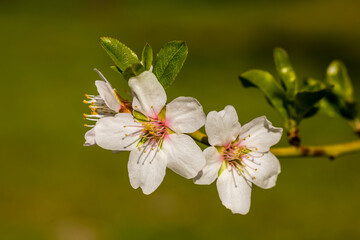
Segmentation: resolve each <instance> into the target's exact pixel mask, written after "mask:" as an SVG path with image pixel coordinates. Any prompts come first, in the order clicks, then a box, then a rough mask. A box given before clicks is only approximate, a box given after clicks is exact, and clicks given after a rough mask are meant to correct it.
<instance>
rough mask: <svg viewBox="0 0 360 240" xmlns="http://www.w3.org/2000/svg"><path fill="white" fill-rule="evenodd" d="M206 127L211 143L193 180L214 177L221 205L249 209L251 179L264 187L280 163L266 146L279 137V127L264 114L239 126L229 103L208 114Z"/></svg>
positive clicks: (272, 180) (273, 179) (208, 180)
mask: <svg viewBox="0 0 360 240" xmlns="http://www.w3.org/2000/svg"><path fill="white" fill-rule="evenodd" d="M205 130H206V133H207V135H208V138H209V143H210V145H211V146H210V147H208V148H206V149H205V150H204V156H205V158H206V165H205V167H204V168H203V169H202V171H201V172H199V174H198V176H197V177H196V178H195V179H194V182H195V183H196V184H211V183H212V182H213V181H215V179H217V183H216V185H217V189H218V193H219V196H220V199H221V201H222V203H223V205H224V206H225V207H226V208H228V209H230V210H231V211H232V212H233V213H240V214H246V213H248V211H249V209H250V198H251V187H252V183H254V184H255V185H258V186H259V187H261V188H265V189H267V188H271V187H273V186H275V183H276V179H277V176H278V174H279V173H280V163H279V160H278V159H277V158H276V157H275V156H274V155H273V154H272V153H271V152H270V151H269V150H270V147H271V146H272V145H274V144H276V143H277V142H278V141H279V140H280V138H281V135H282V129H281V128H276V127H273V126H272V124H271V122H269V121H268V120H267V119H266V117H264V116H262V117H258V118H255V119H254V120H252V121H251V122H249V123H247V124H245V125H244V126H242V127H241V125H240V123H239V122H238V116H237V113H236V110H235V109H234V107H233V106H230V105H229V106H226V107H225V109H224V110H222V111H220V112H216V111H212V112H210V113H209V114H208V115H207V118H206V123H205Z"/></svg>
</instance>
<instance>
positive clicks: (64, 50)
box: [0, 0, 360, 240]
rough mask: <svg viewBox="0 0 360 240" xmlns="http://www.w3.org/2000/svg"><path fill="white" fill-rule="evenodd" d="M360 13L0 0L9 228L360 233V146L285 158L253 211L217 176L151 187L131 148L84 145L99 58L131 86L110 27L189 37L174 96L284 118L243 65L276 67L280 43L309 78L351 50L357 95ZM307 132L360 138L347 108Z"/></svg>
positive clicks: (172, 178) (22, 233)
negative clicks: (137, 182)
mask: <svg viewBox="0 0 360 240" xmlns="http://www.w3.org/2000/svg"><path fill="white" fill-rule="evenodd" d="M359 12H360V2H359V1H356V0H341V1H340V0H339V1H334V0H311V1H307V0H299V1H265V0H263V1H225V0H223V1H196V2H195V1H193V0H181V1H180V0H179V1H165V0H164V1H155V0H153V1H109V0H108V1H100V0H97V1H95V0H91V1H85V0H83V1H73V0H62V1H25V0H24V1H21V0H15V1H1V2H0V30H1V37H0V50H1V59H0V68H1V90H2V91H1V95H2V97H1V100H2V101H1V106H2V110H1V126H2V127H1V130H0V136H1V138H0V145H1V151H0V156H1V160H0V239H4V240H22V239H26V240H32V239H34V240H35V239H36V240H42V239H44V240H45V239H46V240H47V239H50V240H53V239H54V240H97V239H101V240H103V239H104V240H108V239H109V240H113V239H208V240H211V239H247V240H251V239H264V238H266V239H269V240H270V239H302V240H303V239H359V238H360V217H359V216H360V206H359V203H360V193H359V186H360V174H359V169H360V154H353V155H351V156H346V157H342V158H339V159H337V160H335V161H329V160H328V159H326V158H317V159H311V158H298V159H281V164H282V173H281V174H280V175H279V178H278V183H277V186H276V187H275V188H273V189H270V190H262V189H260V188H258V187H254V188H253V195H252V206H251V210H250V213H249V214H248V215H246V216H242V215H233V214H231V212H230V211H229V210H227V209H226V208H225V207H223V206H222V205H221V202H220V200H219V198H218V194H217V191H216V186H215V184H213V185H210V186H197V185H194V184H193V183H192V181H191V180H186V179H183V178H181V177H180V176H178V175H176V174H174V173H173V172H171V171H168V172H167V176H166V178H165V181H164V182H163V184H162V185H161V186H160V187H159V188H158V190H157V191H156V192H154V193H153V194H151V195H150V196H145V195H143V194H142V193H141V191H140V190H134V189H132V188H131V186H130V184H129V180H128V174H127V167H126V166H127V158H128V153H120V154H113V153H112V152H111V151H106V150H103V149H101V148H99V147H91V148H85V147H83V146H82V144H83V141H84V139H83V135H84V133H85V131H86V130H87V129H85V128H84V127H83V124H84V120H83V118H82V113H84V112H88V110H89V109H88V108H87V106H85V105H84V104H82V100H83V98H84V94H85V93H88V94H93V93H96V88H95V86H94V80H96V79H97V78H98V76H97V75H96V73H95V72H94V71H93V70H92V69H93V68H94V67H97V68H98V69H100V70H101V71H103V73H104V74H105V76H107V78H108V79H109V80H110V81H111V82H112V84H113V85H114V86H116V87H117V89H118V90H119V92H121V93H123V94H126V91H127V90H126V83H124V82H122V81H121V80H120V78H119V76H118V75H117V73H115V72H113V71H112V70H111V69H110V68H109V66H110V65H111V64H112V62H111V60H110V59H109V57H108V56H107V55H106V53H105V52H104V51H103V50H102V49H101V47H100V45H99V44H98V38H99V37H100V36H112V37H115V38H118V39H119V40H120V41H122V42H124V43H125V44H127V45H128V46H129V47H131V48H132V49H133V50H135V51H136V52H137V53H138V54H139V55H140V54H141V50H142V47H143V46H144V44H145V43H146V42H149V43H150V44H151V45H152V47H153V49H154V50H155V51H156V52H157V51H158V50H159V49H160V47H161V46H162V45H163V44H164V43H166V42H167V41H170V40H186V41H187V44H188V47H189V56H188V59H187V61H186V63H185V65H184V67H183V69H182V71H181V73H180V75H179V76H178V78H177V80H176V81H175V83H174V84H173V85H172V86H171V87H170V88H169V89H168V91H167V93H168V99H169V100H172V99H174V98H175V97H177V96H180V95H184V96H193V97H195V98H197V99H198V100H199V101H200V102H201V103H202V104H203V106H204V109H205V111H206V112H209V111H211V110H221V109H222V108H223V107H225V106H226V105H227V104H232V105H234V106H235V107H236V109H237V111H238V114H239V118H240V121H241V123H246V122H248V121H249V120H251V119H252V118H254V117H257V116H260V115H266V116H267V117H268V118H269V119H270V120H271V121H272V122H273V124H274V125H275V126H281V125H282V122H281V119H280V117H279V116H278V114H277V113H276V112H275V111H274V110H273V109H271V107H270V106H269V105H268V104H267V102H266V100H265V99H264V98H263V96H262V95H261V93H260V92H259V91H257V90H255V89H244V88H243V87H242V86H241V84H240V83H239V81H238V80H237V76H238V75H239V74H240V73H242V72H244V71H246V70H248V69H251V68H260V69H265V70H268V71H270V72H272V73H274V65H273V61H272V49H273V47H275V46H282V47H283V48H285V49H286V50H287V51H288V52H289V54H290V57H291V60H292V63H293V65H294V68H295V70H296V71H297V74H298V76H299V77H300V78H304V77H306V76H311V77H315V78H319V79H321V78H324V76H325V69H326V67H327V65H328V64H329V63H330V61H331V60H333V59H341V60H343V61H344V62H345V63H346V65H347V67H348V70H349V73H350V75H351V77H352V79H353V80H354V82H355V87H356V96H357V98H358V99H359V91H360V86H359V80H358V79H359V77H360V68H359V66H360V44H359V43H360V15H359ZM301 134H302V136H303V141H304V143H306V144H325V143H338V142H341V141H348V140H353V139H355V136H354V135H353V134H352V132H351V130H350V128H349V127H348V126H347V124H346V123H345V122H344V121H343V120H341V119H338V118H329V117H327V116H325V115H322V114H319V115H317V116H316V117H315V118H313V119H311V120H306V121H304V122H303V123H302V126H301ZM279 146H286V142H285V141H284V139H283V140H282V142H281V143H280V144H279Z"/></svg>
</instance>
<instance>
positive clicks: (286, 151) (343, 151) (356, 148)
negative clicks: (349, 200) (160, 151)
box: [189, 131, 360, 159]
mask: <svg viewBox="0 0 360 240" xmlns="http://www.w3.org/2000/svg"><path fill="white" fill-rule="evenodd" d="M189 135H190V136H191V137H192V138H193V139H194V140H196V141H198V142H201V143H203V144H205V145H208V146H210V145H209V142H208V137H207V136H206V134H204V133H203V132H201V131H196V132H194V133H191V134H189ZM270 151H271V152H272V153H273V154H274V155H275V156H277V157H281V158H286V157H329V158H330V159H334V158H336V157H339V156H343V155H347V154H351V153H355V152H360V140H356V141H351V142H345V143H338V144H331V145H321V146H299V147H295V146H289V147H278V148H272V149H271V150H270Z"/></svg>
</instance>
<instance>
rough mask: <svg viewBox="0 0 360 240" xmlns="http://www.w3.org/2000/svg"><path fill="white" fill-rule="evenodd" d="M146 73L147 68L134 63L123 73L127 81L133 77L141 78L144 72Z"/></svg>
mask: <svg viewBox="0 0 360 240" xmlns="http://www.w3.org/2000/svg"><path fill="white" fill-rule="evenodd" d="M144 71H145V68H144V66H143V65H141V63H134V64H132V65H131V66H130V67H128V68H127V69H125V71H124V72H123V76H124V79H125V80H129V79H130V78H132V77H135V76H139V75H140V74H141V73H142V72H144Z"/></svg>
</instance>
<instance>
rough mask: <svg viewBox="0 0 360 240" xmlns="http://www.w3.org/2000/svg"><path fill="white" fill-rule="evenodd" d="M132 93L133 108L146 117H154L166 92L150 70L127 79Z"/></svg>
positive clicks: (161, 104) (164, 98)
mask: <svg viewBox="0 0 360 240" xmlns="http://www.w3.org/2000/svg"><path fill="white" fill-rule="evenodd" d="M129 86H130V88H131V90H132V91H133V94H134V99H133V104H132V106H133V108H134V110H137V111H140V112H141V113H143V114H145V115H146V116H148V117H151V118H156V117H157V115H158V114H159V112H160V111H161V109H162V108H163V107H164V106H165V103H166V93H165V90H164V88H163V86H162V85H161V84H160V83H159V81H158V80H157V78H156V77H155V75H154V74H153V73H152V72H149V71H146V72H143V73H141V74H140V75H139V76H136V77H132V78H130V79H129Z"/></svg>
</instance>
